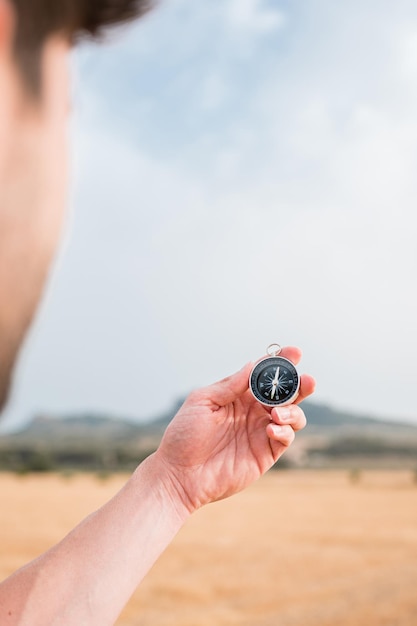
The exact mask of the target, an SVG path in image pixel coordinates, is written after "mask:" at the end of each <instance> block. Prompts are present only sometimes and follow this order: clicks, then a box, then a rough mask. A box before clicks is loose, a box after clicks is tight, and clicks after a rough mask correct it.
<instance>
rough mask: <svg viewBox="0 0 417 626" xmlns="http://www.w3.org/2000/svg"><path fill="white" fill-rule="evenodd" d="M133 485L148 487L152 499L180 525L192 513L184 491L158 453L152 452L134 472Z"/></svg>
mask: <svg viewBox="0 0 417 626" xmlns="http://www.w3.org/2000/svg"><path fill="white" fill-rule="evenodd" d="M131 480H132V481H133V483H136V484H139V485H143V482H144V481H145V484H147V485H149V487H150V488H151V489H152V493H153V495H154V497H155V498H156V499H157V501H158V503H159V505H160V506H161V507H162V509H164V510H169V512H170V513H172V515H175V516H176V517H177V519H178V521H179V522H180V524H181V525H182V524H183V523H184V522H185V521H186V520H187V519H188V517H189V516H190V515H191V514H192V513H193V512H194V508H195V507H193V506H192V503H191V502H190V500H189V498H188V496H187V493H186V491H185V489H184V488H183V486H182V484H181V482H180V480H179V479H178V478H177V476H176V474H175V472H174V471H173V470H172V469H171V468H170V466H169V464H168V463H166V461H165V460H164V459H163V458H162V456H161V455H160V454H158V452H154V453H153V454H151V455H150V456H149V457H148V458H146V459H145V461H143V462H142V463H141V464H140V465H139V467H138V468H137V469H136V470H135V472H134V473H133V475H132V478H131Z"/></svg>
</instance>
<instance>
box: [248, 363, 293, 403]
mask: <svg viewBox="0 0 417 626" xmlns="http://www.w3.org/2000/svg"><path fill="white" fill-rule="evenodd" d="M249 383H250V388H251V391H252V393H253V395H254V396H255V398H256V399H257V400H258V401H259V402H261V403H262V404H266V405H267V406H282V405H284V404H291V402H293V401H294V400H295V398H296V397H297V395H298V389H299V387H300V377H299V375H298V372H297V370H296V369H295V367H294V365H293V364H292V363H291V361H289V360H288V359H284V357H282V356H273V357H267V358H266V359H263V360H262V361H260V362H259V363H258V364H257V365H255V367H254V368H253V370H252V373H251V376H250V379H249Z"/></svg>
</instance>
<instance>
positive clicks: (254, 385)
mask: <svg viewBox="0 0 417 626" xmlns="http://www.w3.org/2000/svg"><path fill="white" fill-rule="evenodd" d="M278 365H282V366H285V367H286V368H287V369H289V370H290V371H291V373H292V374H293V376H294V384H293V388H292V390H291V392H290V395H289V396H288V397H286V398H283V399H282V400H271V399H267V398H265V397H264V396H263V395H262V394H261V392H260V391H259V384H258V382H259V378H260V376H261V375H262V373H263V372H264V371H265V369H267V368H269V367H274V366H275V367H276V366H278ZM249 388H250V390H251V392H252V395H253V396H254V398H255V400H257V401H258V402H260V403H261V404H263V405H264V406H268V407H274V406H286V405H288V404H292V403H293V402H294V401H295V400H296V398H297V396H298V392H299V389H300V375H299V373H298V371H297V369H296V367H295V365H294V363H292V362H291V361H290V360H289V359H286V358H285V357H283V356H278V355H276V356H267V357H265V358H263V359H261V360H260V361H258V362H257V363H256V364H255V365H254V367H253V369H252V371H251V373H250V376H249Z"/></svg>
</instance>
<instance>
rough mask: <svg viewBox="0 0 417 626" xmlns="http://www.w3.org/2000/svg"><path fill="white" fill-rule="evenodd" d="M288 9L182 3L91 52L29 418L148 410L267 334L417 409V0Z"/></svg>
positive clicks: (332, 382)
mask: <svg viewBox="0 0 417 626" xmlns="http://www.w3.org/2000/svg"><path fill="white" fill-rule="evenodd" d="M285 10H286V13H285V21H284V18H283V16H282V14H281V9H280V8H275V4H274V5H272V4H267V3H262V2H254V1H252V2H239V3H237V2H199V1H196V2H195V3H192V4H190V3H186V2H185V1H182V0H181V1H180V0H176V1H175V2H173V3H165V5H164V8H163V10H162V11H160V12H159V13H158V12H155V14H154V15H153V16H152V17H151V18H150V19H149V20H148V21H147V22H144V23H143V24H142V25H139V26H137V27H135V28H133V29H131V30H130V31H129V34H128V35H126V36H124V37H120V41H119V43H117V44H114V46H113V47H112V46H110V48H108V49H105V50H100V51H99V50H98V49H96V48H93V47H90V46H87V47H86V48H84V50H82V51H80V53H79V54H78V55H77V57H76V60H75V62H76V64H77V67H78V72H79V74H80V75H79V79H78V88H77V90H76V106H77V110H78V114H77V119H76V122H75V130H74V133H75V136H76V142H77V158H76V161H77V162H78V174H77V178H78V180H79V186H78V191H77V193H76V195H75V197H74V201H75V204H76V207H75V209H76V210H75V219H74V226H73V237H72V241H71V244H70V246H69V248H68V250H67V255H66V257H65V258H64V260H63V263H62V266H61V269H60V277H59V278H60V280H59V282H57V283H56V285H55V286H54V290H53V292H52V294H51V297H50V300H49V302H48V307H47V310H46V309H45V315H44V316H42V321H41V323H40V325H39V326H38V329H37V333H35V334H34V336H33V337H34V338H33V340H32V344H31V345H29V347H28V351H27V356H26V360H25V364H26V365H25V368H24V369H22V374H21V377H20V391H21V393H20V395H19V398H21V400H20V404H19V406H16V407H15V409H14V410H13V411H14V412H13V419H17V416H18V415H22V414H23V413H25V414H28V413H29V412H30V411H32V410H33V408H34V407H36V408H42V407H52V408H56V409H57V410H64V409H65V407H67V408H68V407H72V408H74V409H75V408H84V407H85V408H89V407H92V408H100V409H105V408H107V409H108V410H109V411H110V410H111V411H119V412H121V413H127V414H135V415H138V416H147V415H149V414H151V413H153V412H155V411H159V410H161V409H162V408H163V407H165V406H166V405H167V404H168V403H169V401H170V400H171V399H173V398H174V396H175V395H176V394H177V393H185V392H187V391H188V390H189V389H190V388H192V387H194V386H197V385H201V384H205V383H207V382H211V381H212V380H215V379H216V378H220V377H221V376H223V375H227V374H228V373H230V372H231V371H233V370H234V369H235V368H237V367H239V366H240V365H241V363H242V362H244V361H246V360H249V359H253V358H256V357H257V356H258V355H259V356H260V355H261V354H262V353H263V351H264V350H265V348H266V346H267V345H268V344H269V343H271V341H279V342H284V343H299V344H300V345H301V346H302V347H303V348H304V354H305V357H304V360H303V365H302V369H303V370H308V371H311V372H312V373H314V374H315V375H316V376H317V378H318V394H317V397H318V398H319V399H322V400H326V401H329V402H332V403H333V404H335V405H336V406H341V407H346V408H351V409H355V410H358V411H362V410H365V411H369V412H370V413H379V414H382V415H386V416H392V417H397V416H399V417H400V416H402V415H404V416H409V417H412V416H415V409H414V396H413V388H414V385H415V381H414V378H415V365H414V354H415V352H416V350H417V334H416V332H415V319H416V315H417V300H416V298H415V295H414V291H415V289H414V285H415V280H416V272H417V252H416V247H415V240H416V236H417V221H416V215H415V198H416V193H417V187H416V185H417V183H416V177H415V171H416V165H417V163H416V160H417V151H416V145H417V117H416V110H417V106H416V105H417V90H416V86H417V75H415V73H414V69H413V62H412V54H413V52H412V51H413V45H414V44H413V36H414V35H413V33H414V31H415V29H414V27H413V24H415V23H417V9H414V8H413V7H411V6H410V5H409V4H407V3H406V2H400V4H399V5H396V6H395V8H393V5H391V4H390V3H384V4H383V5H382V6H381V3H377V2H371V3H367V4H366V6H365V5H363V3H359V2H355V3H354V4H353V5H352V4H351V3H350V4H342V5H341V4H340V3H339V4H335V3H331V2H330V1H329V0H320V1H319V2H317V3H314V6H313V5H311V4H306V3H299V2H298V3H297V2H296V3H293V4H291V5H290V6H288V5H286V9H285ZM280 16H281V17H280ZM284 25H285V28H283V26H284ZM370 33H371V35H370ZM370 36H372V41H371V42H370ZM407 42H408V43H407ZM410 51H411V52H410ZM80 345H82V351H81V350H80ZM81 354H82V357H81V356H80V355H81ZM63 355H65V357H63ZM161 363H162V364H163V368H165V367H168V368H169V371H170V372H172V376H171V377H170V379H169V381H167V383H166V385H165V387H164V389H163V390H162V391H161V393H159V392H158V393H154V392H153V391H152V389H153V384H152V380H153V378H154V376H155V372H158V368H160V367H161V366H160V364H161ZM40 364H41V365H40ZM393 380H394V381H395V382H394V383H393ZM11 415H12V414H11Z"/></svg>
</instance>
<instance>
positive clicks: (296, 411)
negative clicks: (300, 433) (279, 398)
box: [271, 404, 307, 431]
mask: <svg viewBox="0 0 417 626" xmlns="http://www.w3.org/2000/svg"><path fill="white" fill-rule="evenodd" d="M271 419H272V420H273V422H274V423H275V424H278V425H281V426H285V425H286V424H288V425H289V426H291V428H292V429H293V430H294V431H297V430H302V429H303V428H305V425H306V424H307V420H306V417H305V415H304V411H303V410H302V408H301V407H299V406H297V405H296V404H291V405H290V406H282V407H276V408H274V409H273V410H272V412H271Z"/></svg>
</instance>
